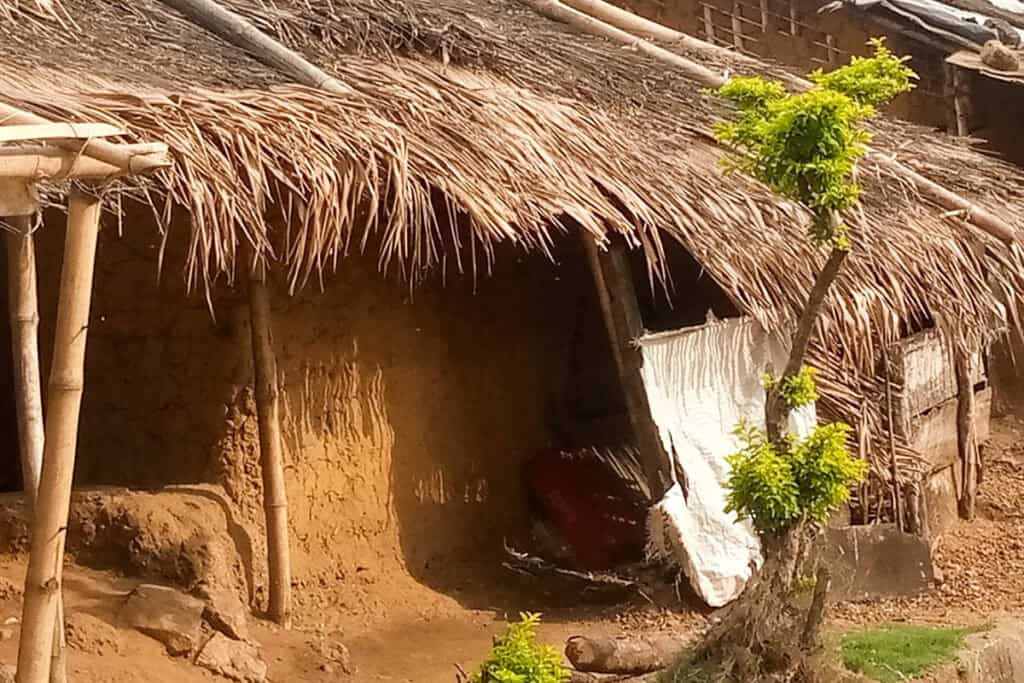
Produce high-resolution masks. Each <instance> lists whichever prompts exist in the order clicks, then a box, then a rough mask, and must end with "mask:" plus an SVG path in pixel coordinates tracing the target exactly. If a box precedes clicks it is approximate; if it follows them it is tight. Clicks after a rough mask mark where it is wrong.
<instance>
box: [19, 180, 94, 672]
mask: <svg viewBox="0 0 1024 683" xmlns="http://www.w3.org/2000/svg"><path fill="white" fill-rule="evenodd" d="M99 219H100V201H99V199H97V198H94V197H90V196H88V195H85V194H83V193H82V192H80V191H78V190H75V191H73V192H72V193H71V195H70V197H69V200H68V226H67V235H66V237H65V240H64V263H63V266H62V269H61V280H60V298H59V303H58V305H57V326H56V331H55V333H54V346H53V367H52V368H51V370H50V380H49V387H48V393H47V411H46V425H45V446H44V453H43V467H42V471H41V473H40V480H39V495H38V498H37V502H36V510H35V515H34V518H33V520H32V545H31V550H30V554H29V562H28V571H27V572H26V575H25V594H24V603H23V608H22V627H21V640H20V642H19V644H18V683H46V681H47V680H48V679H49V675H50V666H51V661H50V658H51V654H52V651H53V643H54V632H55V631H54V629H55V625H56V619H57V617H58V616H59V612H60V600H59V596H60V594H61V580H62V574H63V564H64V542H65V536H66V532H67V522H68V510H69V508H70V505H71V483H72V477H73V475H74V469H75V449H76V447H77V443H78V418H79V412H80V410H81V405H82V389H83V376H84V366H85V342H86V333H87V330H88V326H89V306H90V302H91V298H92V278H93V269H94V266H95V261H96V240H97V235H98V233H99Z"/></svg>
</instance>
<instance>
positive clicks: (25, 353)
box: [6, 216, 67, 683]
mask: <svg viewBox="0 0 1024 683" xmlns="http://www.w3.org/2000/svg"><path fill="white" fill-rule="evenodd" d="M7 223H8V224H10V226H11V227H12V228H14V231H13V232H8V233H7V237H6V239H7V289H8V300H9V306H10V315H11V342H12V344H11V346H12V349H13V351H14V386H15V404H16V410H17V415H18V445H19V448H20V453H21V476H22V487H23V489H24V492H25V501H26V504H27V505H28V509H29V513H30V514H34V511H35V506H36V496H37V494H38V490H39V475H40V471H41V470H42V467H43V444H44V438H45V435H44V432H43V397H42V387H41V381H40V378H39V297H38V294H37V291H36V256H35V240H34V239H33V237H32V232H31V218H30V217H29V216H15V217H11V218H8V219H7ZM57 600H58V605H57V618H56V620H55V621H54V634H53V639H54V640H53V653H52V656H51V665H50V683H63V681H65V680H67V665H66V661H65V653H66V643H65V634H64V609H63V600H61V596H60V595H58V596H57Z"/></svg>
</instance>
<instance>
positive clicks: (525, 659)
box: [472, 613, 570, 683]
mask: <svg viewBox="0 0 1024 683" xmlns="http://www.w3.org/2000/svg"><path fill="white" fill-rule="evenodd" d="M539 624H540V615H539V614H529V613H527V614H520V615H519V621H518V622H516V623H514V624H509V626H508V630H507V631H506V633H505V635H503V636H499V637H497V638H495V639H494V647H493V648H492V650H491V654H490V657H488V659H487V661H485V662H484V663H483V665H482V666H481V667H480V671H479V672H477V674H476V675H474V676H473V678H472V683H566V681H568V680H569V677H570V673H569V670H568V669H566V668H565V667H564V666H562V657H561V655H559V654H558V652H557V651H556V650H555V649H554V648H553V647H551V646H549V645H544V644H542V643H539V642H537V626H538V625H539Z"/></svg>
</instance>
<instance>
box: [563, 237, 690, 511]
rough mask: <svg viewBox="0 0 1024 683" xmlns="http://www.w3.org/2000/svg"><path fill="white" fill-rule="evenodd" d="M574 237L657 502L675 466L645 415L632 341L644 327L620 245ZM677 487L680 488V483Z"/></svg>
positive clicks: (638, 358)
mask: <svg viewBox="0 0 1024 683" xmlns="http://www.w3.org/2000/svg"><path fill="white" fill-rule="evenodd" d="M580 238H581V239H582V240H583V249H584V251H585V253H586V256H587V263H588V265H589V266H590V272H591V275H593V278H594V286H595V288H596V290H597V298H598V303H600V305H601V315H602V317H603V318H604V323H605V328H606V330H607V332H608V341H609V345H610V346H611V348H612V356H613V357H614V359H615V368H616V370H617V371H618V376H619V383H620V384H621V386H622V392H623V397H624V398H625V399H626V410H627V412H628V413H629V421H630V425H631V426H632V427H633V436H634V437H635V438H636V442H637V447H638V448H639V451H640V463H641V465H642V466H643V468H644V475H645V476H646V479H647V485H648V487H649V488H650V491H651V496H652V499H653V500H654V502H658V501H660V500H661V498H662V496H664V495H665V492H666V491H668V489H669V487H670V486H671V485H672V475H671V472H672V468H673V467H674V466H675V464H676V463H675V458H673V457H672V456H671V454H669V453H668V452H667V451H666V449H665V445H664V442H662V440H661V435H660V434H659V432H658V427H657V425H656V424H655V423H654V419H653V418H652V416H651V407H650V405H649V403H648V401H647V390H646V389H645V388H644V384H643V379H642V378H641V376H640V369H641V366H642V364H643V359H642V357H641V355H640V349H639V348H637V346H636V345H635V342H636V340H637V339H639V338H640V337H641V336H642V335H643V333H644V325H643V320H642V318H641V316H640V306H639V303H638V302H637V298H636V290H635V289H634V287H633V277H632V274H631V272H630V268H629V261H628V254H627V253H626V247H625V246H624V245H623V244H621V243H619V242H617V241H614V242H611V243H610V244H609V245H608V249H607V250H602V249H601V248H600V247H599V246H598V245H597V242H596V241H595V240H594V237H593V236H592V235H590V234H589V233H587V232H586V231H584V230H580ZM680 483H681V484H683V486H684V487H685V482H682V481H681V482H680Z"/></svg>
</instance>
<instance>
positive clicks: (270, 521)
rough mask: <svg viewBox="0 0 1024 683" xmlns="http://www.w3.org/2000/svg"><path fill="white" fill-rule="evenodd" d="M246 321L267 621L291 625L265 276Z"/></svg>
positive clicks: (252, 289)
mask: <svg viewBox="0 0 1024 683" xmlns="http://www.w3.org/2000/svg"><path fill="white" fill-rule="evenodd" d="M249 315H250V321H251V325H252V357H253V369H254V373H255V382H256V414H257V418H258V421H259V430H260V469H261V470H262V472H263V511H264V515H265V516H266V523H267V575H268V576H267V579H268V582H269V584H270V585H269V593H270V605H269V609H268V615H269V616H270V618H271V619H273V620H274V621H275V622H277V623H278V624H280V625H281V626H284V627H285V628H289V627H290V625H291V602H292V568H291V567H292V565H291V556H290V554H289V549H288V493H287V491H286V490H285V481H284V454H283V448H282V442H281V420H280V415H279V410H280V408H279V401H278V386H277V360H276V358H275V356H274V341H273V335H272V332H271V320H270V293H269V291H268V289H267V283H266V275H265V273H260V274H256V273H254V274H253V275H252V277H251V278H250V280H249Z"/></svg>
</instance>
